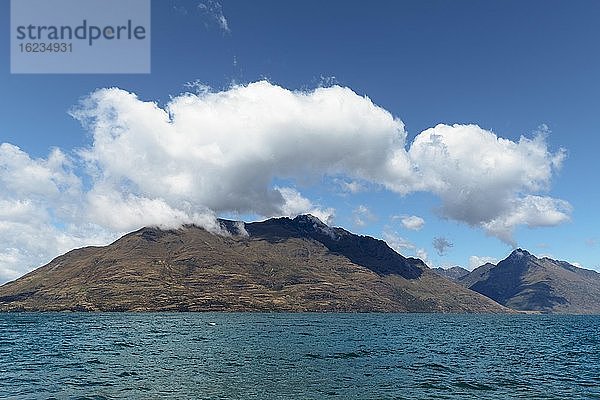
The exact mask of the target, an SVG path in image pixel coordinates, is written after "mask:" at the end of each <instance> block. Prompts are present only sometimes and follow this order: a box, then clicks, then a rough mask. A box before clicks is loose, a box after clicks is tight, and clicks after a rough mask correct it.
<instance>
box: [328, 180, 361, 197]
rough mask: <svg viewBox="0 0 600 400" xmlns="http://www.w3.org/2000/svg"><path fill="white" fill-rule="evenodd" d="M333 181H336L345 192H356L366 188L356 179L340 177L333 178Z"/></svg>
mask: <svg viewBox="0 0 600 400" xmlns="http://www.w3.org/2000/svg"><path fill="white" fill-rule="evenodd" d="M334 182H335V183H337V184H338V185H339V187H340V189H341V190H342V191H343V192H345V193H351V194H356V193H359V192H364V191H365V190H367V188H366V187H365V185H363V184H362V183H360V182H358V181H345V180H342V179H335V180H334Z"/></svg>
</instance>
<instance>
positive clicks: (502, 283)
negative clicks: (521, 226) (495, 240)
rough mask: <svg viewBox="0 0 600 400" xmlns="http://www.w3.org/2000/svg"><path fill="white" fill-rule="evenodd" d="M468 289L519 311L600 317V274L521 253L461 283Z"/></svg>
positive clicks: (486, 267)
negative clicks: (587, 314)
mask: <svg viewBox="0 0 600 400" xmlns="http://www.w3.org/2000/svg"><path fill="white" fill-rule="evenodd" d="M460 282H462V283H463V284H464V285H465V286H466V287H468V288H470V289H472V290H474V291H476V292H478V293H481V294H483V295H485V296H488V297H489V298H491V299H494V300H496V301H497V302H498V303H500V304H503V305H506V306H507V307H511V308H514V309H516V310H529V311H542V312H559V313H598V312H600V274H598V273H596V272H594V271H590V270H585V269H582V268H577V267H575V266H573V265H571V264H568V263H566V262H564V261H556V260H552V259H549V258H542V259H539V258H537V257H535V256H534V255H532V254H531V253H529V252H527V251H525V250H522V249H517V250H515V251H513V252H512V253H511V254H510V256H508V257H507V258H506V259H505V260H502V261H500V262H499V263H498V265H493V264H486V265H484V266H482V267H479V268H477V269H475V270H474V271H473V272H471V273H470V274H469V275H467V276H465V277H463V278H461V279H460Z"/></svg>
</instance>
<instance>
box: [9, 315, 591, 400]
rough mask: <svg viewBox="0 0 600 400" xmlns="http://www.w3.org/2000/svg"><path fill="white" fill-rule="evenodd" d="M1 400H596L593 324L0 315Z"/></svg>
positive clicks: (476, 318) (516, 319) (458, 318)
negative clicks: (517, 399)
mask: <svg viewBox="0 0 600 400" xmlns="http://www.w3.org/2000/svg"><path fill="white" fill-rule="evenodd" d="M0 398H1V399H78V398H79V399H117V398H119V399H120V398H127V399H515V398H527V399H593V398H600V317H597V316H594V317H590V316H525V315H520V316H514V315H512V316H498V315H439V314H221V313H214V314H213V313H208V314H191V313H181V314H118V313H115V314H94V313H90V314H86V313H17V314H7V313H2V314H0Z"/></svg>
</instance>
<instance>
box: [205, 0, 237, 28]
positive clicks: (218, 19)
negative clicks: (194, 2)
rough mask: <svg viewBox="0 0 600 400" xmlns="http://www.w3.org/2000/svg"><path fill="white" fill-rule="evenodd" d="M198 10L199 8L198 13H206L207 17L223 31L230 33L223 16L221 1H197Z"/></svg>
mask: <svg viewBox="0 0 600 400" xmlns="http://www.w3.org/2000/svg"><path fill="white" fill-rule="evenodd" d="M198 10H200V13H202V14H204V15H206V16H207V17H208V19H210V20H212V21H213V22H215V23H216V24H217V26H218V27H219V28H220V29H221V30H222V31H223V32H226V33H231V30H230V29H229V23H228V22H227V18H225V14H223V6H222V5H221V3H219V2H218V1H215V0H203V1H202V2H200V3H198Z"/></svg>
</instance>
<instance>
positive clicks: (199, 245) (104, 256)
mask: <svg viewBox="0 0 600 400" xmlns="http://www.w3.org/2000/svg"><path fill="white" fill-rule="evenodd" d="M221 224H222V226H223V227H224V228H225V229H227V231H228V232H229V233H230V234H229V235H216V234H211V233H209V232H207V231H206V230H204V229H202V228H198V227H195V226H187V227H184V228H181V229H177V230H168V231H165V230H160V229H157V228H143V229H140V230H138V231H136V232H133V233H130V234H128V235H125V236H124V237H122V238H121V239H119V240H117V241H116V242H114V243H113V244H111V245H109V246H105V247H87V248H82V249H78V250H73V251H71V252H69V253H67V254H65V255H63V256H60V257H58V258H56V259H54V260H53V261H52V262H50V263H49V264H47V265H45V266H43V267H41V268H38V269H36V270H34V271H32V272H31V273H29V274H27V275H25V276H23V277H21V278H19V279H17V280H16V281H13V282H10V283H7V284H5V285H3V286H2V287H0V310H4V311H7V310H32V311H40V310H41V311H47V310H86V311H382V312H392V311H394V312H507V311H509V310H508V309H506V308H504V307H502V306H500V305H499V304H497V303H496V302H494V301H493V300H490V299H489V298H487V297H484V296H482V295H480V294H478V293H475V292H473V291H471V290H468V289H465V288H464V287H462V286H461V285H459V284H457V283H455V282H452V281H450V280H448V279H445V278H442V277H440V276H438V275H437V274H435V273H433V272H432V271H431V270H429V268H427V267H426V266H425V265H424V264H423V262H422V261H421V260H418V259H414V258H405V257H403V256H401V255H400V254H398V253H396V252H394V251H393V250H392V249H391V248H390V247H388V246H387V244H386V243H385V242H383V241H381V240H377V239H373V238H370V237H365V236H357V235H354V234H352V233H350V232H348V231H345V230H344V229H341V228H331V227H329V226H327V225H325V224H323V223H322V222H321V221H319V220H318V219H316V218H315V217H312V216H310V215H304V216H299V217H296V218H295V219H288V218H278V219H270V220H267V221H264V222H256V223H250V224H243V223H239V222H234V221H224V220H223V221H221Z"/></svg>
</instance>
